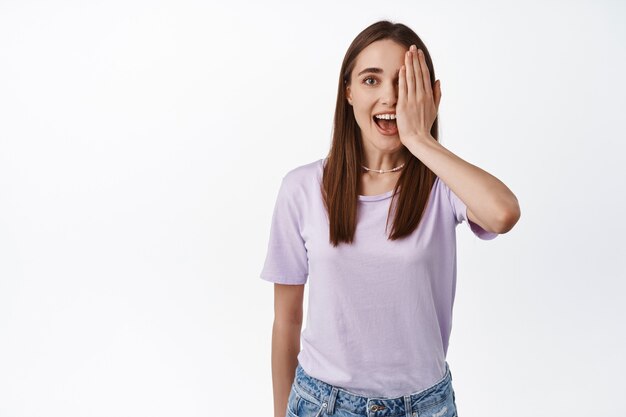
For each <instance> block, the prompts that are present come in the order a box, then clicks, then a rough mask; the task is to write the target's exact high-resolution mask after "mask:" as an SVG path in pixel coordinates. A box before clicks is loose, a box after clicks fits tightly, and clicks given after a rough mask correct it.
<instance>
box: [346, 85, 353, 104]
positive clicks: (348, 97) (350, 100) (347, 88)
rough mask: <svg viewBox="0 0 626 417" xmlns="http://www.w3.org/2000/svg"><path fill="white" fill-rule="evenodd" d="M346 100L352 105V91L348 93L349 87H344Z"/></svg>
mask: <svg viewBox="0 0 626 417" xmlns="http://www.w3.org/2000/svg"><path fill="white" fill-rule="evenodd" d="M346 99H347V100H348V103H350V105H352V91H350V87H346Z"/></svg>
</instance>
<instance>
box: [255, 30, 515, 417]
mask: <svg viewBox="0 0 626 417" xmlns="http://www.w3.org/2000/svg"><path fill="white" fill-rule="evenodd" d="M434 78H435V72H434V69H433V65H432V61H431V59H430V55H429V54H428V50H427V49H426V47H425V45H424V43H423V42H422V41H421V39H420V38H419V37H418V36H417V35H416V34H415V33H414V32H413V31H412V30H411V29H409V28H408V27H406V26H405V25H402V24H393V23H391V22H388V21H381V22H377V23H375V24H373V25H371V26H369V27H368V28H366V29H365V30H364V31H363V32H362V33H360V34H359V35H358V36H357V37H356V39H355V40H354V41H353V42H352V44H351V45H350V47H349V49H348V51H347V53H346V55H345V58H344V62H343V64H342V67H341V78H340V81H339V91H338V96H337V106H336V112H335V120H334V123H335V124H334V126H335V129H334V132H333V142H332V145H331V149H330V152H329V154H328V156H327V157H326V158H323V159H320V160H318V161H315V162H312V163H309V164H306V165H302V166H299V167H297V168H294V169H292V170H291V171H289V172H288V173H287V174H286V175H285V176H284V177H283V179H282V183H281V186H280V190H279V193H278V197H277V200H276V205H275V207H274V213H273V217H272V223H271V230H270V239H269V244H268V252H267V257H266V259H265V264H264V267H263V270H262V272H261V278H262V279H264V280H267V281H270V282H274V283H275V285H274V297H275V304H274V308H275V319H274V326H273V330H272V379H273V387H274V415H275V417H285V416H292V417H308V416H315V417H318V416H321V415H333V416H336V417H354V416H364V417H365V416H368V417H371V416H381V417H384V416H389V417H390V416H407V417H413V416H415V417H417V416H426V415H427V416H438V417H452V416H456V415H457V412H456V403H455V396H454V390H453V388H452V384H451V381H452V376H451V372H450V369H449V367H448V363H447V361H446V353H447V349H448V340H449V336H450V330H451V325H452V307H453V302H454V294H455V288H456V230H455V229H456V225H458V224H459V223H461V222H463V221H466V222H467V224H468V225H469V227H470V230H471V231H472V232H473V233H474V234H475V235H476V236H477V237H479V238H481V239H483V240H490V239H493V238H495V237H496V236H497V235H498V234H500V233H506V232H507V231H509V230H510V229H511V228H512V227H513V225H514V224H515V223H516V222H517V220H518V219H519V217H520V208H519V205H518V202H517V199H516V197H515V195H514V194H513V193H512V192H511V191H510V190H509V189H508V188H507V187H506V186H505V185H504V184H503V183H502V182H500V181H499V180H498V179H497V178H495V177H494V176H492V175H490V174H489V173H487V172H485V171H483V170H482V169H480V168H478V167H476V166H474V165H472V164H470V163H468V162H466V161H464V160H463V159H461V158H459V157H458V156H456V155H455V154H453V153H452V152H450V151H449V150H447V149H446V148H444V147H443V146H442V145H441V144H439V142H438V140H437V138H438V123H437V109H438V107H439V102H440V99H441V83H440V82H439V81H436V82H432V80H433V79H434ZM380 115H385V116H380ZM394 116H395V117H394ZM379 118H383V120H380V119H379ZM394 119H395V120H394ZM391 219H392V220H393V224H392V228H391V232H390V233H387V230H388V225H389V222H390V221H391ZM309 276H310V277H311V279H310V280H309V279H308V277H309ZM306 282H309V305H308V314H307V321H306V328H305V330H304V332H302V334H301V328H302V302H303V291H304V285H305V283H306ZM301 337H302V349H300V338H301Z"/></svg>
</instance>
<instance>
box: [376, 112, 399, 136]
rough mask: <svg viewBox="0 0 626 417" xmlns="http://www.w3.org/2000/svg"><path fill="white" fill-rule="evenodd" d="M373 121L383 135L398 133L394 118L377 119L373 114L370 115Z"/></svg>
mask: <svg viewBox="0 0 626 417" xmlns="http://www.w3.org/2000/svg"><path fill="white" fill-rule="evenodd" d="M372 119H373V120H374V123H376V126H377V127H378V130H379V131H380V132H381V133H382V134H383V135H385V136H389V135H396V134H397V133H398V125H397V124H396V121H395V119H394V120H387V119H377V118H376V117H375V116H372Z"/></svg>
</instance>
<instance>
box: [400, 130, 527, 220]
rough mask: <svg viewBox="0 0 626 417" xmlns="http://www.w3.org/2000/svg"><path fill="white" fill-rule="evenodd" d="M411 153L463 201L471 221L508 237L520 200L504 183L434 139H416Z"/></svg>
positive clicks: (516, 215)
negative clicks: (506, 234) (507, 233)
mask: <svg viewBox="0 0 626 417" xmlns="http://www.w3.org/2000/svg"><path fill="white" fill-rule="evenodd" d="M409 150H410V151H411V153H412V154H413V155H415V156H416V157H417V158H418V159H419V160H420V161H422V162H423V163H424V164H425V165H426V166H427V167H428V168H429V169H430V170H431V171H433V172H434V173H435V175H437V176H438V177H439V178H441V180H442V181H443V182H445V183H446V185H448V187H449V188H450V189H451V190H452V191H453V192H454V193H455V194H456V195H457V196H458V197H459V198H460V199H461V200H463V202H464V203H465V205H466V206H467V216H468V218H469V219H470V220H471V221H473V222H474V223H477V224H478V225H480V226H481V227H482V228H483V229H485V230H487V231H490V232H496V233H506V232H508V231H509V230H511V229H512V228H513V226H514V225H515V223H517V221H518V220H519V218H520V207H519V203H518V201H517V198H516V197H515V194H513V193H512V192H511V190H509V188H508V187H507V186H506V185H504V183H502V181H500V180H499V179H497V178H496V177H494V176H493V175H491V174H490V173H488V172H486V171H484V170H483V169H481V168H479V167H477V166H476V165H472V164H470V163H469V162H467V161H465V160H463V159H461V158H460V157H458V156H457V155H455V154H454V153H452V152H451V151H450V150H448V149H446V148H445V147H444V146H443V145H441V144H440V143H439V142H437V141H436V140H435V139H434V138H433V137H432V136H430V135H429V136H428V137H422V136H420V137H418V136H415V137H414V138H413V139H412V140H411V141H410V147H409Z"/></svg>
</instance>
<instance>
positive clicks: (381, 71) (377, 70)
mask: <svg viewBox="0 0 626 417" xmlns="http://www.w3.org/2000/svg"><path fill="white" fill-rule="evenodd" d="M368 72H370V73H372V74H382V73H383V72H385V71H383V69H382V68H372V67H370V68H365V69H364V70H363V71H361V72H359V73H358V74H357V77H359V76H361V74H365V73H368ZM399 73H400V70H398V72H396V75H398V74H399Z"/></svg>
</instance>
